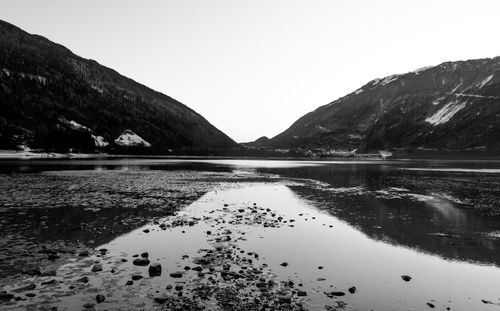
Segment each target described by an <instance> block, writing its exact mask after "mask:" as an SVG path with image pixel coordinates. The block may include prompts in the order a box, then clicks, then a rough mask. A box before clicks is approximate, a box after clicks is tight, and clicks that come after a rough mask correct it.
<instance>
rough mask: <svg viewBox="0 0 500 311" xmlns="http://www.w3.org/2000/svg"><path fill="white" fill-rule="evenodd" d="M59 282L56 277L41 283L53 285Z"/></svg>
mask: <svg viewBox="0 0 500 311" xmlns="http://www.w3.org/2000/svg"><path fill="white" fill-rule="evenodd" d="M56 283H57V280H56V279H52V280H50V281H45V282H42V283H40V284H42V285H53V284H56Z"/></svg>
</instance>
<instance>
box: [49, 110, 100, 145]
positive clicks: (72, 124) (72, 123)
mask: <svg viewBox="0 0 500 311" xmlns="http://www.w3.org/2000/svg"><path fill="white" fill-rule="evenodd" d="M59 120H60V121H61V122H63V123H65V124H67V125H69V127H71V128H72V129H74V130H78V131H87V132H89V134H90V135H91V136H92V139H94V146H96V147H100V148H104V147H106V146H108V145H109V143H108V142H107V141H106V140H105V139H104V137H102V136H99V135H94V133H93V132H92V130H91V129H89V128H88V127H86V126H85V125H82V124H80V123H78V122H76V121H73V120H66V119H65V118H63V117H61V118H59Z"/></svg>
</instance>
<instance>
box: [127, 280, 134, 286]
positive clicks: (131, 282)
mask: <svg viewBox="0 0 500 311" xmlns="http://www.w3.org/2000/svg"><path fill="white" fill-rule="evenodd" d="M133 284H134V281H131V280H128V281H127V282H126V283H125V285H127V286H128V285H133Z"/></svg>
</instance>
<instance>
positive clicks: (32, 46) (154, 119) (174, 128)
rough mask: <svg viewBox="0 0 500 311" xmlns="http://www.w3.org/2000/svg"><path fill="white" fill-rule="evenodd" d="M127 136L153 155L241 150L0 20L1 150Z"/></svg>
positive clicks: (193, 118)
mask: <svg viewBox="0 0 500 311" xmlns="http://www.w3.org/2000/svg"><path fill="white" fill-rule="evenodd" d="M118 52H119V51H117V53H118ZM75 124H76V125H75ZM129 132H130V133H132V134H134V135H136V136H137V137H139V139H142V140H144V141H145V143H144V144H142V145H141V146H143V147H148V145H149V144H150V145H151V148H150V149H149V150H151V151H155V152H166V151H168V150H170V149H173V150H177V151H180V152H183V151H191V152H196V151H199V150H207V149H210V150H213V149H228V148H233V147H235V146H237V145H236V143H235V142H234V141H233V140H232V139H230V138H229V137H228V136H226V135H225V134H224V133H222V132H221V131H219V130H218V129H217V128H215V127H214V126H212V125H211V124H210V123H209V122H208V121H207V120H205V119H204V118H203V117H202V116H201V115H199V114H198V113H196V112H195V111H193V110H192V109H190V108H188V107H187V106H185V105H183V104H182V103H180V102H178V101H176V100H174V99H172V98H170V97H168V96H166V95H164V94H162V93H159V92H156V91H154V90H151V89H149V88H147V87H146V86H144V85H141V84H139V83H137V82H135V81H133V80H131V79H129V78H127V77H124V76H122V75H120V74H119V73H117V72H116V71H114V70H112V69H109V68H107V67H104V66H102V65H99V64H98V63H97V62H95V61H93V60H88V59H84V58H81V57H79V56H77V55H75V54H73V53H72V52H71V51H70V50H68V49H67V48H65V47H63V46H61V45H58V44H56V43H53V42H51V41H49V40H47V39H45V38H43V37H41V36H38V35H31V34H28V33H26V32H24V31H23V30H21V29H19V28H18V27H15V26H13V25H11V24H9V23H6V22H3V21H0V149H5V148H9V147H13V146H15V145H19V144H27V145H29V146H30V147H32V148H33V147H34V148H45V149H47V148H48V149H68V148H76V149H78V150H91V149H94V148H96V147H97V148H100V147H103V146H104V145H106V144H107V146H108V147H107V148H123V145H121V146H120V145H118V144H115V143H114V141H115V140H116V139H117V138H118V137H120V135H122V134H124V133H125V134H126V133H129ZM96 137H97V138H96ZM96 139H98V140H100V141H104V142H105V143H102V144H100V145H99V144H98V143H97V140H96Z"/></svg>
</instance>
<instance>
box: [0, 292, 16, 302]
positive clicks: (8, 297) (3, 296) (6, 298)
mask: <svg viewBox="0 0 500 311" xmlns="http://www.w3.org/2000/svg"><path fill="white" fill-rule="evenodd" d="M12 298H14V295H12V294H8V293H7V292H5V291H2V292H0V300H3V301H9V300H11V299H12Z"/></svg>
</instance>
